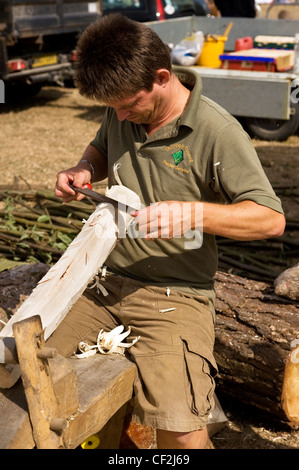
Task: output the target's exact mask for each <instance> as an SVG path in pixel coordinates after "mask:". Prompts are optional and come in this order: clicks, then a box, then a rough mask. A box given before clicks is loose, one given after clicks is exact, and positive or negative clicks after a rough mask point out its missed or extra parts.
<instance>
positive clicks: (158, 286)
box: [48, 15, 285, 449]
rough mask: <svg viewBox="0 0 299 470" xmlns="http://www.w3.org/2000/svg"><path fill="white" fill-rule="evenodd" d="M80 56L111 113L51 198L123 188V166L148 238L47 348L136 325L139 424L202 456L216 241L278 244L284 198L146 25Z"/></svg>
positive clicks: (121, 250) (91, 42) (95, 33)
mask: <svg viewBox="0 0 299 470" xmlns="http://www.w3.org/2000/svg"><path fill="white" fill-rule="evenodd" d="M77 54H78V59H77V66H76V84H77V86H78V88H79V91H80V93H82V94H83V95H84V96H87V97H89V98H94V99H96V100H98V101H99V102H101V103H105V104H106V105H107V111H106V115H105V117H104V119H103V122H102V125H101V127H100V129H99V131H98V133H97V135H96V137H95V138H94V140H93V141H92V142H91V143H90V144H89V145H88V146H87V148H86V151H85V153H84V155H83V157H82V159H81V160H80V161H79V162H78V164H77V165H76V166H75V167H72V168H70V169H68V170H66V171H62V172H60V173H59V174H58V176H57V183H56V195H58V196H61V197H62V198H63V199H64V201H70V200H72V199H76V198H77V199H79V198H81V196H78V195H76V194H75V192H74V191H73V190H72V189H71V188H70V186H69V183H72V184H74V185H75V186H78V187H80V186H83V185H85V184H86V183H88V182H89V181H90V180H91V179H92V181H99V180H102V179H104V178H106V177H107V176H108V179H109V186H110V185H114V184H117V181H116V177H115V172H114V165H115V164H118V166H117V167H118V178H119V179H120V180H121V183H122V184H123V185H125V186H127V187H128V188H130V189H131V190H133V191H135V192H136V193H137V194H138V196H140V199H141V202H142V203H143V205H144V207H143V208H142V209H141V210H139V211H133V212H132V213H131V215H132V217H133V218H134V220H135V223H136V228H137V230H138V233H139V234H140V236H137V237H133V236H129V235H128V236H127V237H126V238H121V239H120V240H119V242H118V243H117V246H116V247H115V249H114V250H113V252H112V253H111V254H110V256H109V257H108V259H107V261H106V264H107V266H108V273H109V274H108V276H107V277H106V279H105V280H104V281H103V286H104V287H105V289H106V292H107V293H108V295H106V296H103V295H101V294H98V293H97V292H96V291H95V290H94V289H87V290H86V292H85V295H84V296H82V298H81V299H80V300H79V301H78V302H77V304H76V305H75V306H74V307H73V308H72V309H71V311H70V312H69V314H68V315H67V317H66V319H65V320H64V321H63V322H62V323H61V325H60V326H59V327H58V329H57V330H56V331H55V332H54V334H53V336H52V337H51V338H50V339H49V341H48V342H49V343H50V345H52V346H55V347H57V348H58V349H59V350H60V352H61V353H62V354H65V355H70V354H72V353H73V352H74V351H75V349H76V346H77V344H78V343H79V341H81V340H85V341H92V342H95V341H96V337H97V334H98V332H99V330H100V329H102V328H103V329H104V330H111V329H112V328H114V327H116V326H117V325H119V324H123V325H124V326H125V327H128V326H130V327H131V329H132V331H131V336H128V338H127V339H128V341H130V338H131V337H132V338H133V337H136V336H140V339H139V341H137V342H136V343H135V344H134V345H133V346H132V347H131V348H130V349H129V351H128V355H129V357H130V358H131V359H132V360H133V361H134V362H135V363H136V365H137V369H138V377H137V380H136V383H135V385H134V404H135V409H134V414H133V418H134V419H135V420H136V421H138V422H139V423H142V424H146V425H151V426H153V427H154V428H156V430H157V443H158V447H159V448H164V449H166V448H168V449H175V448H182V449H183V448H186V449H192V448H193V449H200V448H205V447H206V444H207V431H206V424H207V420H208V415H209V413H210V410H211V408H212V406H213V394H214V376H215V373H216V368H217V366H216V363H215V360H214V357H213V344H214V308H213V301H214V290H213V276H214V274H215V271H216V269H217V251H216V243H215V235H221V236H224V237H230V238H234V239H237V240H251V239H263V238H267V237H275V236H280V235H281V234H282V233H283V231H284V225H285V220H284V216H283V211H282V208H281V204H280V201H279V199H278V198H277V197H276V196H275V194H274V192H273V190H272V188H271V186H270V183H269V181H268V180H267V178H266V176H265V174H264V172H263V170H262V168H261V165H260V163H259V160H258V158H257V155H256V153H255V151H254V149H253V147H252V145H251V143H250V140H249V138H248V136H247V134H245V133H244V131H243V130H242V128H241V126H240V125H239V124H238V123H237V121H236V120H235V119H234V118H232V117H231V116H230V115H229V114H228V113H227V112H225V111H224V110H223V109H222V108H220V107H219V106H218V105H216V104H215V103H213V102H212V101H211V100H209V99H207V98H205V97H202V96H201V81H200V78H199V76H198V75H197V74H196V73H194V72H193V71H190V70H187V69H183V68H182V69H179V71H178V72H177V75H176V74H175V73H174V72H173V71H172V67H171V61H170V55H169V51H168V48H167V46H166V45H164V43H163V42H162V41H161V40H160V39H159V37H158V36H157V35H156V34H155V33H154V32H153V31H152V30H151V29H150V28H148V27H147V26H146V25H145V24H142V23H135V22H133V21H130V20H128V19H127V18H125V17H122V16H121V15H111V16H107V17H104V18H103V19H101V20H100V21H99V22H97V23H95V24H92V25H90V26H89V27H88V28H87V30H86V31H85V32H84V33H83V35H82V37H81V39H80V40H79V44H78V48H77ZM118 178H117V179H118ZM192 234H193V235H192ZM198 234H199V235H198ZM190 235H192V236H193V238H190ZM201 235H202V236H201Z"/></svg>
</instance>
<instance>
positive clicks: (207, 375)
mask: <svg viewBox="0 0 299 470" xmlns="http://www.w3.org/2000/svg"><path fill="white" fill-rule="evenodd" d="M181 340H182V343H183V350H184V361H185V367H186V380H187V387H186V390H187V401H188V405H189V407H190V410H191V411H192V413H194V414H196V415H197V416H205V415H207V414H209V412H210V411H211V409H212V408H213V406H214V398H213V397H214V390H215V381H214V377H215V376H216V374H217V364H216V361H215V359H214V357H213V354H212V353H211V352H210V351H209V349H208V348H207V347H206V346H205V345H204V344H201V343H200V342H199V340H198V339H197V338H192V337H190V336H188V338H187V337H181Z"/></svg>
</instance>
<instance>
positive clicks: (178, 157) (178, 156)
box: [172, 150, 184, 165]
mask: <svg viewBox="0 0 299 470" xmlns="http://www.w3.org/2000/svg"><path fill="white" fill-rule="evenodd" d="M172 158H173V161H174V163H175V165H178V164H179V163H180V162H181V161H182V160H183V159H184V154H183V150H179V151H178V152H176V153H173V154H172Z"/></svg>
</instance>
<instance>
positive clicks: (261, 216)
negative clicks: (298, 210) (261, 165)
mask: <svg viewBox="0 0 299 470" xmlns="http://www.w3.org/2000/svg"><path fill="white" fill-rule="evenodd" d="M198 204H202V205H203V207H202V230H203V232H205V233H210V234H214V235H219V236H223V237H227V238H232V239H234V240H262V239H266V238H272V237H279V236H281V235H282V234H283V232H284V228H285V217H284V215H283V214H281V213H279V212H276V211H275V210H272V209H270V208H268V207H265V206H262V205H259V204H256V203H255V202H253V201H242V202H239V203H236V204H229V205H220V204H212V203H198Z"/></svg>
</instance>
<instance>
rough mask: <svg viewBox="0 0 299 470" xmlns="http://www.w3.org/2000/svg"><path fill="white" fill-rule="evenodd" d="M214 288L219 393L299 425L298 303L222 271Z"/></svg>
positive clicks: (271, 289)
mask: <svg viewBox="0 0 299 470" xmlns="http://www.w3.org/2000/svg"><path fill="white" fill-rule="evenodd" d="M215 288H216V326H215V327H216V339H215V357H216V360H217V363H218V367H219V385H218V386H219V390H220V391H221V392H223V393H225V394H228V395H230V396H232V397H235V398H236V399H237V400H238V401H241V402H243V403H246V404H250V405H254V406H255V407H258V408H260V409H261V410H263V411H264V412H266V413H269V414H270V415H271V417H272V419H273V418H274V419H279V420H280V421H283V422H287V423H288V424H289V425H290V426H291V427H294V428H297V427H299V405H298V400H299V354H298V350H296V349H294V348H296V347H297V346H298V345H299V315H298V314H299V306H298V302H294V301H292V300H290V299H287V298H284V297H279V296H277V295H275V293H274V287H273V286H271V285H270V284H267V283H263V282H257V281H252V280H248V279H245V278H242V277H239V276H235V275H232V274H226V273H223V272H217V274H216V276H215Z"/></svg>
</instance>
